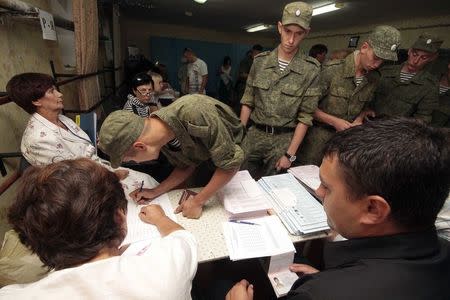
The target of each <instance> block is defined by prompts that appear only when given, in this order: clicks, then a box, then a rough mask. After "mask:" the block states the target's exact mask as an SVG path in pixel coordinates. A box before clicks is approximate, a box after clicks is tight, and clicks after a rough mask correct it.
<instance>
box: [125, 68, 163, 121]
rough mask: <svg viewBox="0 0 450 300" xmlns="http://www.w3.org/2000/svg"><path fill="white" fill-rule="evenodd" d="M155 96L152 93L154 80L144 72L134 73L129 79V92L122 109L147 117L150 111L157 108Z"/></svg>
mask: <svg viewBox="0 0 450 300" xmlns="http://www.w3.org/2000/svg"><path fill="white" fill-rule="evenodd" d="M157 103H158V102H157V98H156V97H155V95H154V82H153V80H152V78H151V77H150V76H149V75H147V74H146V73H139V74H136V75H135V76H134V77H133V79H131V93H130V94H128V96H127V102H126V103H125V105H124V107H123V109H125V110H128V111H131V112H134V113H135V114H136V115H138V116H140V117H143V118H147V117H148V116H149V115H150V113H152V112H154V111H155V110H157V109H158V106H157Z"/></svg>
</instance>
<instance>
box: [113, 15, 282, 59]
mask: <svg viewBox="0 0 450 300" xmlns="http://www.w3.org/2000/svg"><path fill="white" fill-rule="evenodd" d="M121 29H122V31H121V35H122V51H126V47H127V46H128V45H136V46H137V47H138V48H139V49H140V50H141V53H142V54H144V55H145V56H146V57H147V58H149V57H150V55H151V53H150V45H149V42H148V40H149V37H150V36H159V37H172V38H180V39H187V40H197V41H209V42H219V43H236V44H249V45H253V44H261V45H262V46H264V47H267V48H271V47H274V46H276V45H277V43H278V37H277V36H276V35H275V33H274V37H273V38H270V37H269V38H266V37H258V36H257V35H252V34H249V33H246V32H243V33H225V32H218V31H215V30H210V29H203V28H197V27H188V26H179V25H168V24H152V23H151V22H148V21H142V20H133V19H130V18H127V17H122V18H121ZM123 55H124V56H123V57H125V55H126V53H125V52H123Z"/></svg>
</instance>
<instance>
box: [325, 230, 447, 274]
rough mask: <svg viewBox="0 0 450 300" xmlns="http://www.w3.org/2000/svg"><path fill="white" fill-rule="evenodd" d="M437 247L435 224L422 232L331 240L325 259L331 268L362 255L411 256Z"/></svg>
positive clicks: (383, 256)
mask: <svg viewBox="0 0 450 300" xmlns="http://www.w3.org/2000/svg"><path fill="white" fill-rule="evenodd" d="M437 251H439V241H438V238H437V235H436V229H435V228H434V226H433V228H430V229H428V230H425V231H422V232H414V233H402V234H396V235H389V236H380V237H369V238H358V239H350V240H346V241H341V242H328V243H326V244H325V248H324V261H325V267H326V268H327V269H328V268H334V267H338V266H341V265H344V264H348V263H352V262H355V261H358V260H361V259H369V258H370V259H399V258H402V259H408V258H415V257H420V256H422V257H423V256H430V255H432V254H434V253H436V252H437Z"/></svg>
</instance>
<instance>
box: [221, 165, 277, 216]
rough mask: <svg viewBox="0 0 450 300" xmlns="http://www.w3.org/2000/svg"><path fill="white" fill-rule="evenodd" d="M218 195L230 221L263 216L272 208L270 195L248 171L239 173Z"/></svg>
mask: <svg viewBox="0 0 450 300" xmlns="http://www.w3.org/2000/svg"><path fill="white" fill-rule="evenodd" d="M217 195H218V197H219V199H220V200H221V201H222V202H223V206H224V208H225V210H226V211H228V212H229V213H230V219H242V218H250V217H255V216H262V215H265V214H267V210H268V209H270V208H272V205H271V203H270V201H269V199H268V195H267V194H266V192H265V191H264V190H263V189H262V188H261V187H260V186H259V184H258V183H257V182H256V181H255V180H254V179H253V178H252V176H251V175H250V173H249V172H248V171H247V170H245V171H239V172H237V173H236V175H234V177H233V178H232V179H231V180H230V182H228V183H227V184H226V185H225V186H224V187H223V188H222V189H220V191H218V193H217Z"/></svg>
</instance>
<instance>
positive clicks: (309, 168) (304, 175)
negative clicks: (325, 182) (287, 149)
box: [288, 165, 320, 191]
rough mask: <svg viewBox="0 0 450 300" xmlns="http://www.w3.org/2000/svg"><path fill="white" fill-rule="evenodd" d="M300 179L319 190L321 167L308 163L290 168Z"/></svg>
mask: <svg viewBox="0 0 450 300" xmlns="http://www.w3.org/2000/svg"><path fill="white" fill-rule="evenodd" d="M288 172H289V173H291V174H292V175H294V176H295V177H296V178H297V179H298V180H300V181H301V182H303V183H304V184H306V185H307V186H308V187H309V188H311V189H312V190H314V191H315V190H317V189H318V188H319V186H320V177H319V167H318V166H315V165H306V166H298V167H293V168H290V169H289V170H288Z"/></svg>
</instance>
